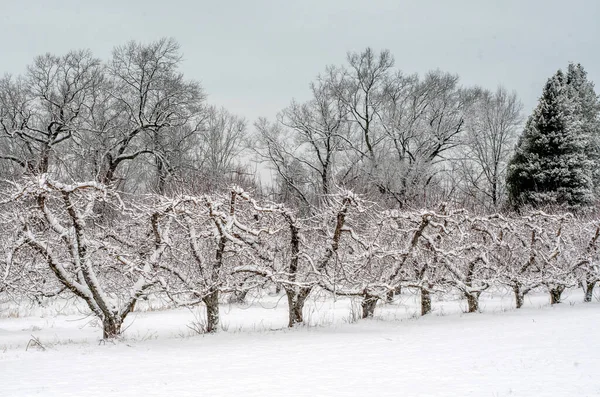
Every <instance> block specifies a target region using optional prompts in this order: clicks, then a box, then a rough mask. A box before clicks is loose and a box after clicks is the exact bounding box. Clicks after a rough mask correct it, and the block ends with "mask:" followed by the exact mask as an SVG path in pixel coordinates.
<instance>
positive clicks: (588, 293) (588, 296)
mask: <svg viewBox="0 0 600 397" xmlns="http://www.w3.org/2000/svg"><path fill="white" fill-rule="evenodd" d="M595 286H596V282H595V281H593V282H590V281H586V283H585V297H584V298H583V301H584V302H591V301H592V298H593V296H594V287H595Z"/></svg>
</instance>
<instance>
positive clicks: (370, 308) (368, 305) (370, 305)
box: [361, 294, 379, 318]
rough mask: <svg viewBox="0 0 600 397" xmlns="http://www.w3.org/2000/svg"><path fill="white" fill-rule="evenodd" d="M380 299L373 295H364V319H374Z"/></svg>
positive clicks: (362, 304)
mask: <svg viewBox="0 0 600 397" xmlns="http://www.w3.org/2000/svg"><path fill="white" fill-rule="evenodd" d="M378 300H379V298H378V297H376V296H373V295H368V294H366V295H363V301H362V303H361V307H362V318H373V315H374V314H375V307H376V306H377V301H378Z"/></svg>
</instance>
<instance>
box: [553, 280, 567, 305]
mask: <svg viewBox="0 0 600 397" xmlns="http://www.w3.org/2000/svg"><path fill="white" fill-rule="evenodd" d="M564 290H565V286H563V285H559V286H558V287H554V288H550V304H551V305H555V304H557V303H560V298H561V295H562V293H563V291H564Z"/></svg>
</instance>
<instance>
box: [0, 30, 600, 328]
mask: <svg viewBox="0 0 600 397" xmlns="http://www.w3.org/2000/svg"><path fill="white" fill-rule="evenodd" d="M181 62H182V55H181V52H180V49H179V46H178V44H177V42H176V41H174V40H172V39H161V40H159V41H156V42H153V43H149V44H142V43H136V42H130V43H127V44H125V45H123V46H119V47H116V48H115V49H114V51H113V53H112V56H111V57H110V59H109V60H108V61H102V60H100V59H98V58H95V57H94V56H93V55H92V54H91V52H90V51H72V52H69V53H68V54H66V55H63V56H55V55H51V54H46V55H43V56H39V57H37V58H35V59H34V61H33V63H32V64H31V65H29V66H28V67H27V69H26V72H25V73H24V74H22V75H19V76H9V75H7V76H5V77H4V78H2V79H1V80H0V176H1V177H2V182H1V184H2V186H1V190H0V191H1V197H0V223H1V224H2V232H0V235H1V236H2V237H1V240H0V241H1V243H0V250H1V251H2V254H3V255H2V258H0V293H1V294H8V295H10V296H28V297H47V296H54V295H57V294H72V295H75V296H77V297H78V298H79V299H81V300H83V301H84V302H85V303H86V304H87V306H88V308H89V310H90V312H91V313H93V314H94V315H95V316H97V317H98V318H99V319H100V320H101V321H102V324H103V329H104V337H105V338H110V337H114V336H117V335H119V334H120V332H121V326H122V324H123V320H124V319H125V318H126V316H127V315H128V314H129V313H130V312H131V311H133V310H134V309H135V304H136V302H137V301H138V300H139V299H141V298H143V297H145V296H147V295H148V294H161V295H163V296H166V297H168V298H169V301H170V302H172V303H173V305H175V306H176V305H184V306H193V305H198V304H203V305H205V307H206V310H207V319H208V320H207V325H206V331H208V332H212V331H215V330H216V329H217V327H218V321H219V311H218V308H219V307H218V303H219V301H220V299H222V295H227V296H230V295H231V296H234V297H238V298H240V299H241V298H243V296H244V294H245V293H247V292H248V291H249V290H252V289H255V288H264V287H266V286H268V285H275V286H277V287H278V288H281V289H283V291H284V292H285V294H286V296H287V299H288V306H289V325H290V326H294V325H295V324H298V323H302V322H303V315H302V308H303V306H304V302H305V301H306V299H307V298H308V297H309V296H310V295H311V294H313V293H314V291H316V290H325V291H328V292H330V293H332V294H335V295H344V296H358V297H362V311H363V315H364V316H365V317H368V316H372V315H373V312H374V310H375V308H376V304H377V302H380V301H387V300H390V299H393V295H394V294H395V293H397V292H398V291H399V290H400V289H401V288H410V289H413V290H415V291H418V292H419V294H420V296H421V312H422V314H426V313H428V312H429V311H430V310H431V294H432V293H435V292H437V291H450V290H453V291H459V292H460V293H461V294H462V295H463V296H464V297H465V299H466V300H467V303H468V310H469V311H477V310H478V299H479V296H480V294H481V293H482V292H483V291H485V290H486V289H488V288H490V287H492V286H497V285H503V286H505V287H509V288H510V289H512V290H513V292H514V294H515V301H516V304H517V307H520V306H521V305H522V304H523V299H524V296H525V295H526V294H527V293H528V292H530V291H531V290H533V289H537V288H546V289H547V291H548V292H549V294H550V297H551V302H552V303H557V302H559V301H560V296H561V293H562V292H563V290H564V289H565V288H568V287H571V286H574V285H578V284H579V285H581V286H583V287H584V289H585V290H586V300H588V301H589V300H591V297H592V292H593V289H594V285H595V284H596V282H597V281H598V275H599V274H600V273H599V271H598V268H597V258H596V251H597V244H596V242H597V239H598V236H599V235H600V229H598V224H597V222H596V221H595V220H594V219H593V217H592V216H591V215H593V213H594V208H595V205H596V202H597V201H596V200H597V198H596V197H597V192H598V186H599V183H598V181H599V180H600V179H599V178H600V174H599V173H598V169H600V167H598V166H597V165H596V163H597V161H598V158H599V154H598V147H599V142H598V133H599V131H600V121H599V114H600V106H599V102H598V96H597V95H596V93H595V91H594V86H593V84H592V83H591V82H590V81H588V79H587V76H586V73H585V71H584V69H583V67H581V65H575V64H571V65H569V66H568V69H567V71H566V73H563V72H562V71H560V70H559V71H558V72H557V73H556V75H554V76H552V77H551V78H550V79H549V80H548V82H547V84H546V86H545V88H544V90H543V94H542V97H541V98H540V101H539V104H538V106H537V107H536V109H535V110H534V112H533V114H532V115H531V116H530V117H529V118H528V119H527V122H526V123H525V125H524V127H523V126H522V122H523V120H524V119H523V116H522V105H521V103H520V101H519V100H518V97H517V95H516V93H514V92H512V93H511V92H508V91H507V90H506V89H505V88H503V87H499V88H497V89H496V90H494V91H490V90H486V89H483V88H481V87H465V86H462V85H461V84H460V82H459V78H458V76H456V75H452V74H449V73H445V72H442V71H439V70H436V71H431V72H428V73H426V74H424V75H422V76H419V75H416V74H415V75H408V74H405V73H403V72H402V71H400V70H398V69H396V68H395V66H394V58H393V56H392V55H391V53H390V52H389V51H386V50H384V51H381V52H379V53H376V52H375V51H373V50H372V49H369V48H368V49H366V50H364V51H362V52H357V53H349V54H348V57H347V60H346V64H344V65H341V66H329V67H327V68H326V69H325V71H324V72H323V73H322V74H321V75H319V76H318V77H317V78H316V80H315V81H314V82H312V83H311V84H310V89H311V98H310V99H309V100H307V101H305V102H297V101H292V102H291V103H290V105H289V106H288V107H286V108H285V109H283V110H282V111H281V112H280V113H279V114H278V115H277V117H276V118H275V119H274V120H269V119H267V118H260V119H259V120H257V121H256V122H255V123H254V126H253V128H249V127H248V123H247V122H246V120H244V119H243V118H241V117H239V116H236V115H234V114H232V113H230V112H229V111H227V110H226V109H223V108H218V107H216V106H213V105H209V104H208V103H207V100H206V95H205V93H204V91H203V89H202V87H201V85H200V83H198V82H196V81H193V80H188V79H186V78H185V77H184V76H183V74H182V73H181V72H180V71H179V67H180V65H181ZM521 129H523V130H522V134H521V135H520V137H518V134H519V132H520V130H521ZM257 164H258V165H257ZM265 167H268V168H269V169H271V170H272V173H273V175H274V177H273V179H272V180H270V181H265V180H264V179H261V178H260V177H259V176H258V174H259V173H260V170H261V169H264V168H265ZM232 186H233V188H232ZM423 208H425V209H423Z"/></svg>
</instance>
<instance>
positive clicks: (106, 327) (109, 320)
mask: <svg viewBox="0 0 600 397" xmlns="http://www.w3.org/2000/svg"><path fill="white" fill-rule="evenodd" d="M122 325H123V319H122V318H119V317H118V316H107V317H105V318H104V320H103V321H102V339H113V338H116V337H118V336H119V335H121V326H122Z"/></svg>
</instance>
